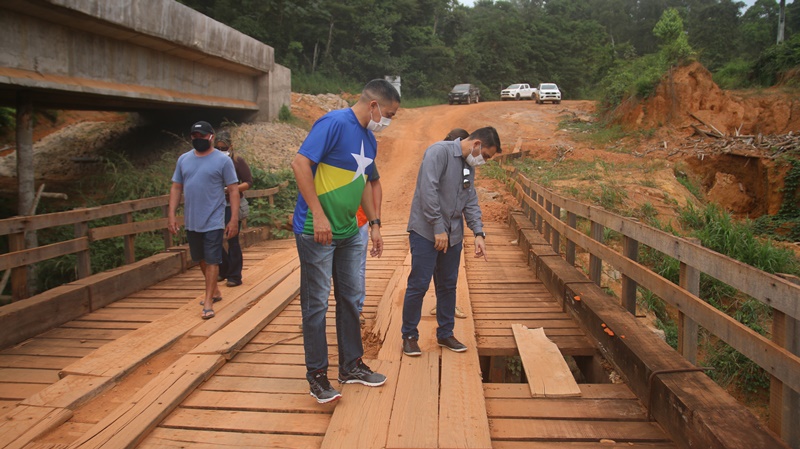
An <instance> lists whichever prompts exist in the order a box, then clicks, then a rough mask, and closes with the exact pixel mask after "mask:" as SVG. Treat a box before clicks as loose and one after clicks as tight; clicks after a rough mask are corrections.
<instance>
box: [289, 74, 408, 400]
mask: <svg viewBox="0 0 800 449" xmlns="http://www.w3.org/2000/svg"><path fill="white" fill-rule="evenodd" d="M399 107H400V95H399V94H398V93H397V90H396V89H395V88H394V86H392V85H391V84H390V83H389V82H388V81H385V80H380V79H378V80H372V81H370V82H369V83H367V85H366V86H364V90H363V91H362V92H361V98H360V99H359V100H358V102H357V103H356V104H354V105H353V107H351V108H348V109H340V110H337V111H331V112H329V113H327V114H325V115H324V116H322V117H321V118H320V119H319V120H317V122H316V123H314V126H313V127H312V128H311V131H309V133H308V137H306V140H305V141H304V142H303V144H302V145H301V146H300V150H299V151H298V152H297V155H296V156H295V158H294V160H293V161H292V170H294V176H295V179H296V180H297V188H298V190H299V191H300V195H299V196H298V198H297V206H296V207H295V210H294V223H293V225H294V232H295V240H296V242H297V253H298V255H299V258H300V307H301V310H302V313H303V348H304V349H305V358H306V379H307V380H308V383H309V387H310V390H311V395H312V396H313V397H314V398H316V399H317V401H318V402H320V403H325V402H332V401H335V400H337V399H339V398H340V397H341V396H342V395H341V393H339V392H338V391H337V390H336V389H334V388H333V387H332V386H331V384H330V381H328V341H327V337H326V334H325V332H326V324H325V315H326V313H327V311H328V296H329V294H330V291H331V281H330V280H331V277H333V295H334V298H335V299H336V337H337V340H338V343H339V376H338V378H339V383H342V384H345V383H360V384H362V385H367V386H371V387H377V386H380V385H383V384H384V382H386V376H384V375H382V374H380V373H376V372H373V371H372V370H371V369H370V368H369V366H367V365H366V364H364V362H363V361H362V360H361V357H362V356H363V355H364V347H363V345H362V342H361V326H360V325H359V321H358V300H359V298H360V296H361V294H362V288H361V281H360V279H359V278H360V272H361V255H362V246H361V237H360V236H359V234H358V225H357V222H356V211H357V210H358V206H359V204H360V205H361V206H362V207H363V208H364V212H365V213H366V215H367V219H368V220H369V224H370V228H371V231H372V255H373V257H380V255H381V253H382V252H383V239H382V238H381V234H380V226H381V223H380V220H379V219H378V216H377V215H376V213H375V210H374V207H373V197H372V186H371V184H370V183H368V182H367V178H368V177H369V176H370V174H372V172H373V170H374V169H375V164H374V163H373V161H374V159H375V155H376V152H377V142H376V140H375V136H374V135H373V134H372V133H373V132H374V131H379V130H381V129H383V128H385V127H386V126H388V124H389V123H390V122H391V118H392V117H394V115H395V113H396V112H397V109H398V108H399Z"/></svg>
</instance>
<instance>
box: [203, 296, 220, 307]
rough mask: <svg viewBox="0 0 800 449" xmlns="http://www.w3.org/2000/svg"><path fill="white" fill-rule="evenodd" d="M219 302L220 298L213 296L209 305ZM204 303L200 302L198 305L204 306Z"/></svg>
mask: <svg viewBox="0 0 800 449" xmlns="http://www.w3.org/2000/svg"><path fill="white" fill-rule="evenodd" d="M220 301H222V296H214V297H212V298H211V303H212V304H213V303H215V302H220ZM205 303H206V302H205V301H200V305H201V306H202V305H205Z"/></svg>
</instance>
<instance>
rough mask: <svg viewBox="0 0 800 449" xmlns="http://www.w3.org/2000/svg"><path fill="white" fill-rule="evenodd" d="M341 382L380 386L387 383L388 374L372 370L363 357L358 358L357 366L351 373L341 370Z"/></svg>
mask: <svg viewBox="0 0 800 449" xmlns="http://www.w3.org/2000/svg"><path fill="white" fill-rule="evenodd" d="M339 383H340V384H362V385H366V386H368V387H380V386H381V385H383V384H384V383H386V376H384V375H383V374H380V373H376V372H374V371H372V370H371V369H369V367H368V366H367V365H366V364H365V363H364V362H363V361H362V360H361V359H358V362H356V366H355V368H353V369H351V370H350V372H349V373H343V372H341V371H340V372H339Z"/></svg>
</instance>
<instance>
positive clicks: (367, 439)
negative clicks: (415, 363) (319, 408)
mask: <svg viewBox="0 0 800 449" xmlns="http://www.w3.org/2000/svg"><path fill="white" fill-rule="evenodd" d="M367 364H368V365H370V367H371V368H372V369H373V370H374V371H376V372H379V373H382V374H384V375H385V376H386V377H387V380H386V383H385V384H383V385H382V386H380V387H366V386H363V385H359V384H345V385H343V386H342V390H341V391H342V399H341V400H340V401H339V404H338V405H337V406H336V410H335V411H334V412H333V415H332V416H331V420H330V424H329V425H328V426H327V431H326V432H325V438H324V439H323V440H322V445H321V446H320V448H321V449H338V448H346V449H359V448H363V449H370V448H376V447H385V446H386V439H387V433H388V426H387V425H386V423H387V422H388V421H389V417H390V414H391V409H392V403H393V401H394V396H395V391H396V389H397V381H398V373H399V371H400V364H399V363H397V362H393V361H389V360H375V361H367Z"/></svg>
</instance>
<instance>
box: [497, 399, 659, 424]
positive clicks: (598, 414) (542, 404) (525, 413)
mask: <svg viewBox="0 0 800 449" xmlns="http://www.w3.org/2000/svg"><path fill="white" fill-rule="evenodd" d="M486 412H487V413H488V414H489V417H490V418H541V419H580V420H586V419H590V420H599V421H610V420H615V421H647V412H646V411H645V409H644V407H642V406H641V405H640V404H639V402H638V401H631V400H619V399H579V400H576V399H550V398H548V399H532V398H528V399H507V398H502V399H487V400H486Z"/></svg>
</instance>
